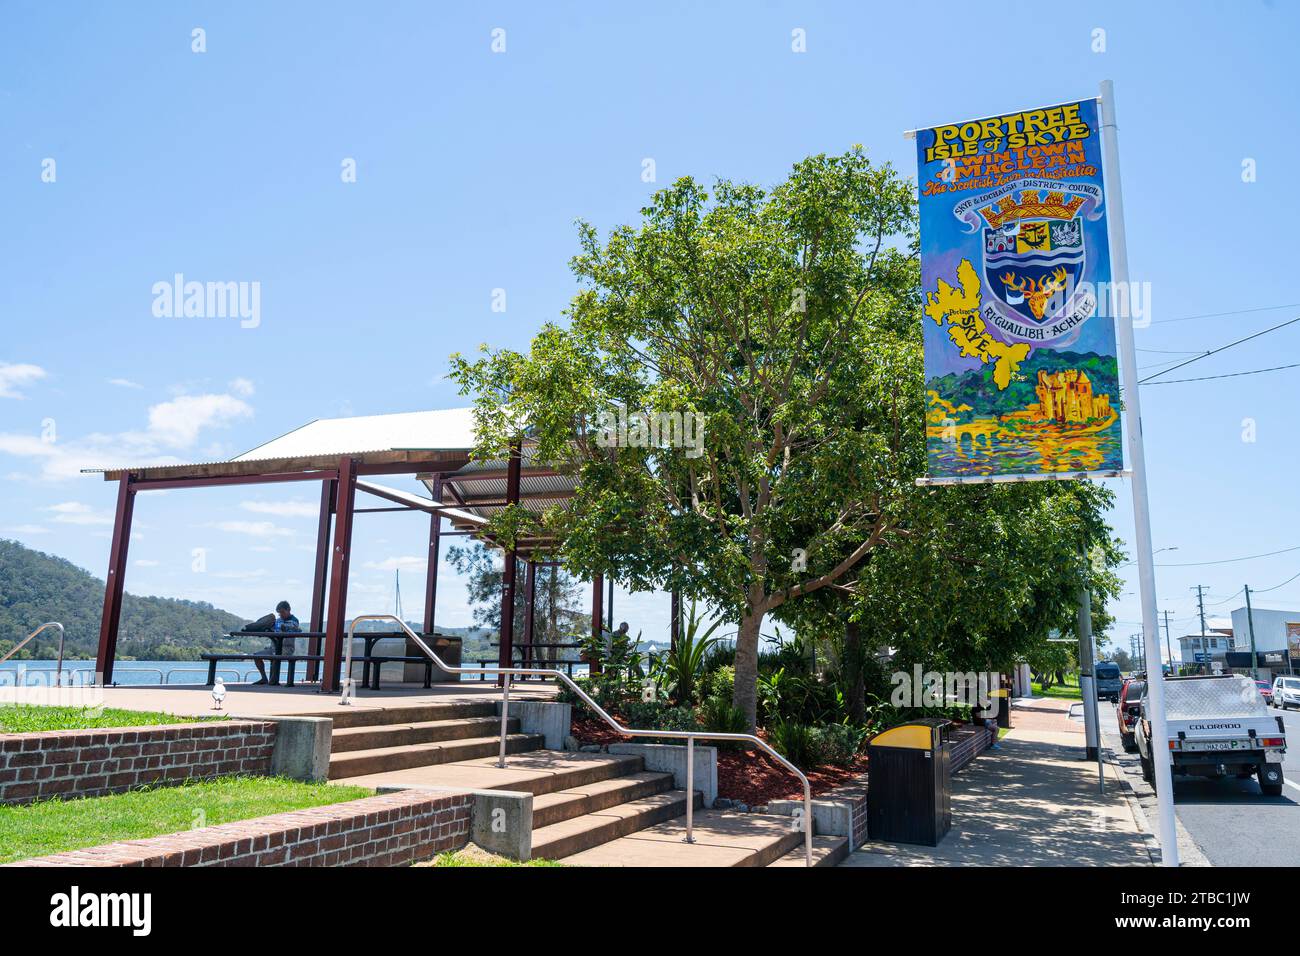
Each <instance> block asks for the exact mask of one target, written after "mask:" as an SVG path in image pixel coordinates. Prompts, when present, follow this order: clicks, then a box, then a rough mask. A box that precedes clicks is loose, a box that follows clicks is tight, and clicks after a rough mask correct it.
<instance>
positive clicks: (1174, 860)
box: [1100, 80, 1178, 866]
mask: <svg viewBox="0 0 1300 956" xmlns="http://www.w3.org/2000/svg"><path fill="white" fill-rule="evenodd" d="M1100 100H1101V129H1102V145H1103V148H1104V151H1105V153H1104V155H1105V169H1104V173H1105V177H1106V198H1105V202H1106V204H1107V205H1108V206H1109V207H1110V210H1109V212H1108V213H1107V218H1108V219H1109V220H1110V229H1109V232H1110V268H1111V293H1110V304H1111V315H1113V316H1114V317H1115V331H1116V334H1117V337H1118V343H1119V361H1120V368H1121V371H1122V373H1123V376H1124V386H1125V387H1124V390H1123V399H1124V405H1123V407H1124V414H1125V416H1126V417H1127V418H1128V466H1129V468H1130V469H1132V472H1133V477H1132V488H1133V524H1134V527H1135V530H1136V537H1137V549H1136V550H1137V562H1138V583H1139V589H1140V591H1141V595H1142V643H1143V646H1144V647H1145V648H1146V659H1147V707H1148V714H1149V717H1150V720H1151V754H1152V757H1153V758H1154V762H1155V780H1156V802H1157V810H1158V825H1157V826H1158V829H1159V837H1160V859H1161V862H1162V863H1163V864H1164V865H1165V866H1178V828H1177V826H1176V825H1175V823H1174V792H1173V791H1174V788H1173V776H1172V773H1171V770H1170V759H1169V745H1168V743H1167V741H1168V740H1169V735H1168V731H1167V730H1166V727H1165V680H1164V669H1163V668H1162V667H1161V658H1160V635H1159V631H1158V624H1157V621H1156V566H1155V557H1154V555H1153V553H1152V550H1151V513H1150V509H1149V507H1148V501H1147V464H1146V453H1145V452H1144V450H1143V445H1142V408H1141V404H1140V402H1139V399H1138V379H1137V357H1136V353H1135V352H1134V350H1133V310H1132V308H1131V304H1132V298H1131V294H1130V289H1129V275H1128V242H1127V239H1126V238H1125V236H1124V197H1123V191H1122V186H1121V183H1120V175H1119V139H1118V136H1117V127H1116V125H1115V86H1114V84H1113V83H1111V81H1110V80H1102V82H1101V97H1100Z"/></svg>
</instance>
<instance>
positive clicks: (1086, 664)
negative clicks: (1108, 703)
mask: <svg viewBox="0 0 1300 956" xmlns="http://www.w3.org/2000/svg"><path fill="white" fill-rule="evenodd" d="M1087 561H1088V556H1087V554H1086V553H1085V554H1083V555H1081V556H1080V571H1081V572H1082V573H1083V579H1082V581H1081V582H1080V584H1079V618H1078V621H1079V626H1078V628H1077V630H1078V632H1079V693H1080V695H1081V696H1082V697H1083V741H1084V750H1083V759H1084V760H1095V761H1097V779H1098V782H1099V783H1100V785H1101V791H1102V793H1105V792H1106V776H1105V773H1106V771H1105V768H1104V767H1103V765H1102V762H1101V733H1100V731H1101V721H1100V720H1099V719H1098V715H1097V685H1096V682H1095V674H1096V669H1095V667H1094V666H1093V661H1094V657H1095V655H1094V652H1093V641H1092V594H1091V593H1090V592H1089V591H1088V578H1087V567H1088V565H1087Z"/></svg>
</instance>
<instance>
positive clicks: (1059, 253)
mask: <svg viewBox="0 0 1300 956" xmlns="http://www.w3.org/2000/svg"><path fill="white" fill-rule="evenodd" d="M1083 202H1084V201H1083V198H1082V197H1080V196H1071V197H1070V198H1069V199H1068V200H1067V199H1066V197H1065V194H1064V193H1062V192H1049V193H1047V194H1045V195H1044V194H1041V193H1040V192H1039V191H1038V190H1033V189H1026V190H1024V191H1022V192H1021V193H1019V194H1018V195H1015V196H1008V197H1006V198H1005V199H1002V200H1001V201H999V202H992V203H989V204H988V205H987V206H984V207H982V208H980V209H979V214H980V216H982V217H983V218H984V221H985V222H986V223H987V224H988V225H987V226H986V228H985V230H984V276H985V280H986V281H987V283H988V286H989V288H991V289H992V290H993V291H994V293H995V294H996V296H997V298H998V300H999V302H1000V303H1001V304H1002V305H1005V306H1006V307H1007V308H1008V309H1012V310H1014V311H1015V313H1016V314H1018V315H1019V316H1020V317H1021V318H1023V319H1025V320H1027V321H1029V322H1033V323H1035V324H1038V325H1041V324H1042V323H1043V321H1044V319H1046V318H1048V317H1049V316H1051V315H1053V314H1054V313H1055V312H1058V311H1059V310H1060V308H1061V306H1062V305H1063V304H1064V303H1065V298H1066V292H1067V291H1068V290H1070V289H1073V288H1075V287H1076V286H1077V285H1078V282H1079V278H1080V276H1081V274H1082V273H1083V263H1084V254H1085V250H1084V244H1083V227H1082V224H1081V223H1079V222H1076V221H1075V216H1076V215H1077V214H1078V212H1079V209H1080V207H1082V206H1083Z"/></svg>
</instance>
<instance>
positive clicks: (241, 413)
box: [149, 395, 253, 448]
mask: <svg viewBox="0 0 1300 956" xmlns="http://www.w3.org/2000/svg"><path fill="white" fill-rule="evenodd" d="M252 415H253V409H252V408H251V407H250V406H249V405H248V404H247V403H245V402H242V401H240V400H239V399H237V398H235V397H234V396H233V395H182V396H180V397H179V398H176V399H173V400H172V401H170V402H162V403H161V404H159V405H154V406H153V407H152V408H150V409H149V435H151V436H152V437H153V438H154V439H155V440H156V441H158V442H161V443H162V444H164V445H170V446H172V447H173V448H188V447H190V446H191V445H193V444H194V442H195V441H197V440H198V437H199V432H201V431H202V430H203V429H205V428H220V427H224V426H227V425H229V424H231V422H233V421H235V420H237V419H240V418H251V417H252Z"/></svg>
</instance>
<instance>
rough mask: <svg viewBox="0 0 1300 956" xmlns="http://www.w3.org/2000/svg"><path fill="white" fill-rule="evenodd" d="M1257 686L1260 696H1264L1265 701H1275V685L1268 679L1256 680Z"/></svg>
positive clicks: (1270, 702)
mask: <svg viewBox="0 0 1300 956" xmlns="http://www.w3.org/2000/svg"><path fill="white" fill-rule="evenodd" d="M1255 686H1256V687H1258V688H1259V696H1260V697H1263V698H1264V703H1266V704H1272V703H1273V685H1272V684H1270V683H1269V682H1268V681H1266V680H1257V681H1255Z"/></svg>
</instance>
